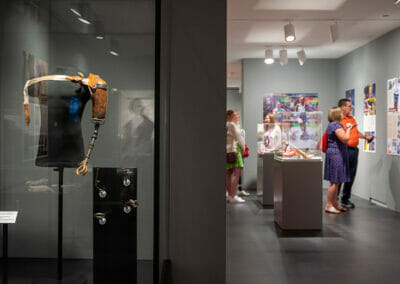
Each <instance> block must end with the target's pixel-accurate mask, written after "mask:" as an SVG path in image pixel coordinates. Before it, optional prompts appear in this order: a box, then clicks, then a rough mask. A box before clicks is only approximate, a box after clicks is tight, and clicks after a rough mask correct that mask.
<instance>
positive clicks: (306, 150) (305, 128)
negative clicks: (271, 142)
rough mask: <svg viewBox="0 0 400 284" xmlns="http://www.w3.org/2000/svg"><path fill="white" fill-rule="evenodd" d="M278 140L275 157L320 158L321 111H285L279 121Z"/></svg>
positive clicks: (288, 158) (287, 158) (290, 158)
mask: <svg viewBox="0 0 400 284" xmlns="http://www.w3.org/2000/svg"><path fill="white" fill-rule="evenodd" d="M279 126H280V134H281V136H280V140H278V141H277V143H275V144H276V145H280V146H274V148H275V149H276V150H277V151H275V153H276V154H275V158H276V159H282V160H295V159H316V160H321V159H322V155H321V149H320V141H321V137H322V112H293V113H287V114H285V116H284V117H282V120H281V121H280V122H279Z"/></svg>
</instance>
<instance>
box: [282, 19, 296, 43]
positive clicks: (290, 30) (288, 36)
mask: <svg viewBox="0 0 400 284" xmlns="http://www.w3.org/2000/svg"><path fill="white" fill-rule="evenodd" d="M283 30H284V32H285V40H286V41H289V42H290V41H294V40H295V39H296V34H295V32H294V26H293V24H292V23H289V24H287V25H285V26H284V27H283Z"/></svg>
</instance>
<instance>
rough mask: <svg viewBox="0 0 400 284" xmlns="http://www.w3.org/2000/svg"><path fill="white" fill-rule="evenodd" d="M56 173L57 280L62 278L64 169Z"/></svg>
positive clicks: (56, 169)
mask: <svg viewBox="0 0 400 284" xmlns="http://www.w3.org/2000/svg"><path fill="white" fill-rule="evenodd" d="M54 170H55V171H56V172H58V249H57V279H58V280H61V279H62V278H63V263H62V261H63V183H64V167H58V168H55V169H54Z"/></svg>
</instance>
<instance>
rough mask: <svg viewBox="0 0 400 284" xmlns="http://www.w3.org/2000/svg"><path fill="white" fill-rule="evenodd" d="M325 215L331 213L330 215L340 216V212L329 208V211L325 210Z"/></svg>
mask: <svg viewBox="0 0 400 284" xmlns="http://www.w3.org/2000/svg"><path fill="white" fill-rule="evenodd" d="M325 212H326V213H332V214H340V213H341V212H340V210H337V209H336V208H335V207H333V206H332V207H330V208H329V209H325Z"/></svg>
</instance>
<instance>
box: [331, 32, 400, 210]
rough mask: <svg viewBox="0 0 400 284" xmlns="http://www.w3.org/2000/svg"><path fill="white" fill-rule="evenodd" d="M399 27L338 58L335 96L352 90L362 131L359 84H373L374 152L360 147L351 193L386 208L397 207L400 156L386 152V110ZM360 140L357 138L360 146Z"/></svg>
mask: <svg viewBox="0 0 400 284" xmlns="http://www.w3.org/2000/svg"><path fill="white" fill-rule="evenodd" d="M399 46H400V29H397V30H395V31H392V32H390V33H388V34H386V35H384V36H382V37H381V38H379V39H377V40H375V41H373V42H371V43H369V44H367V45H365V46H363V47H361V48H359V49H357V50H355V51H353V52H351V53H350V54H348V55H346V56H344V57H342V58H340V59H339V60H338V70H337V71H338V95H339V96H341V97H343V96H344V92H345V91H346V90H348V89H353V88H354V89H355V107H356V109H355V118H356V120H357V123H358V127H359V129H360V130H361V131H362V130H363V112H362V108H363V104H362V102H363V99H362V96H363V93H362V91H363V89H362V88H363V86H364V85H366V84H369V83H376V98H377V111H376V113H377V117H376V136H377V138H376V153H365V152H363V151H362V150H361V147H360V157H359V165H358V172H357V178H356V180H355V183H354V187H353V192H354V193H355V194H357V195H359V196H362V197H364V198H369V197H372V198H374V199H376V200H378V201H380V202H382V203H385V204H387V206H388V207H389V208H392V209H395V210H397V211H399V210H400V175H399V173H400V157H399V156H389V155H387V154H386V109H387V97H386V96H387V92H386V82H387V80H388V79H391V78H394V77H397V76H400V55H399ZM362 143H363V140H360V146H361V145H362Z"/></svg>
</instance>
